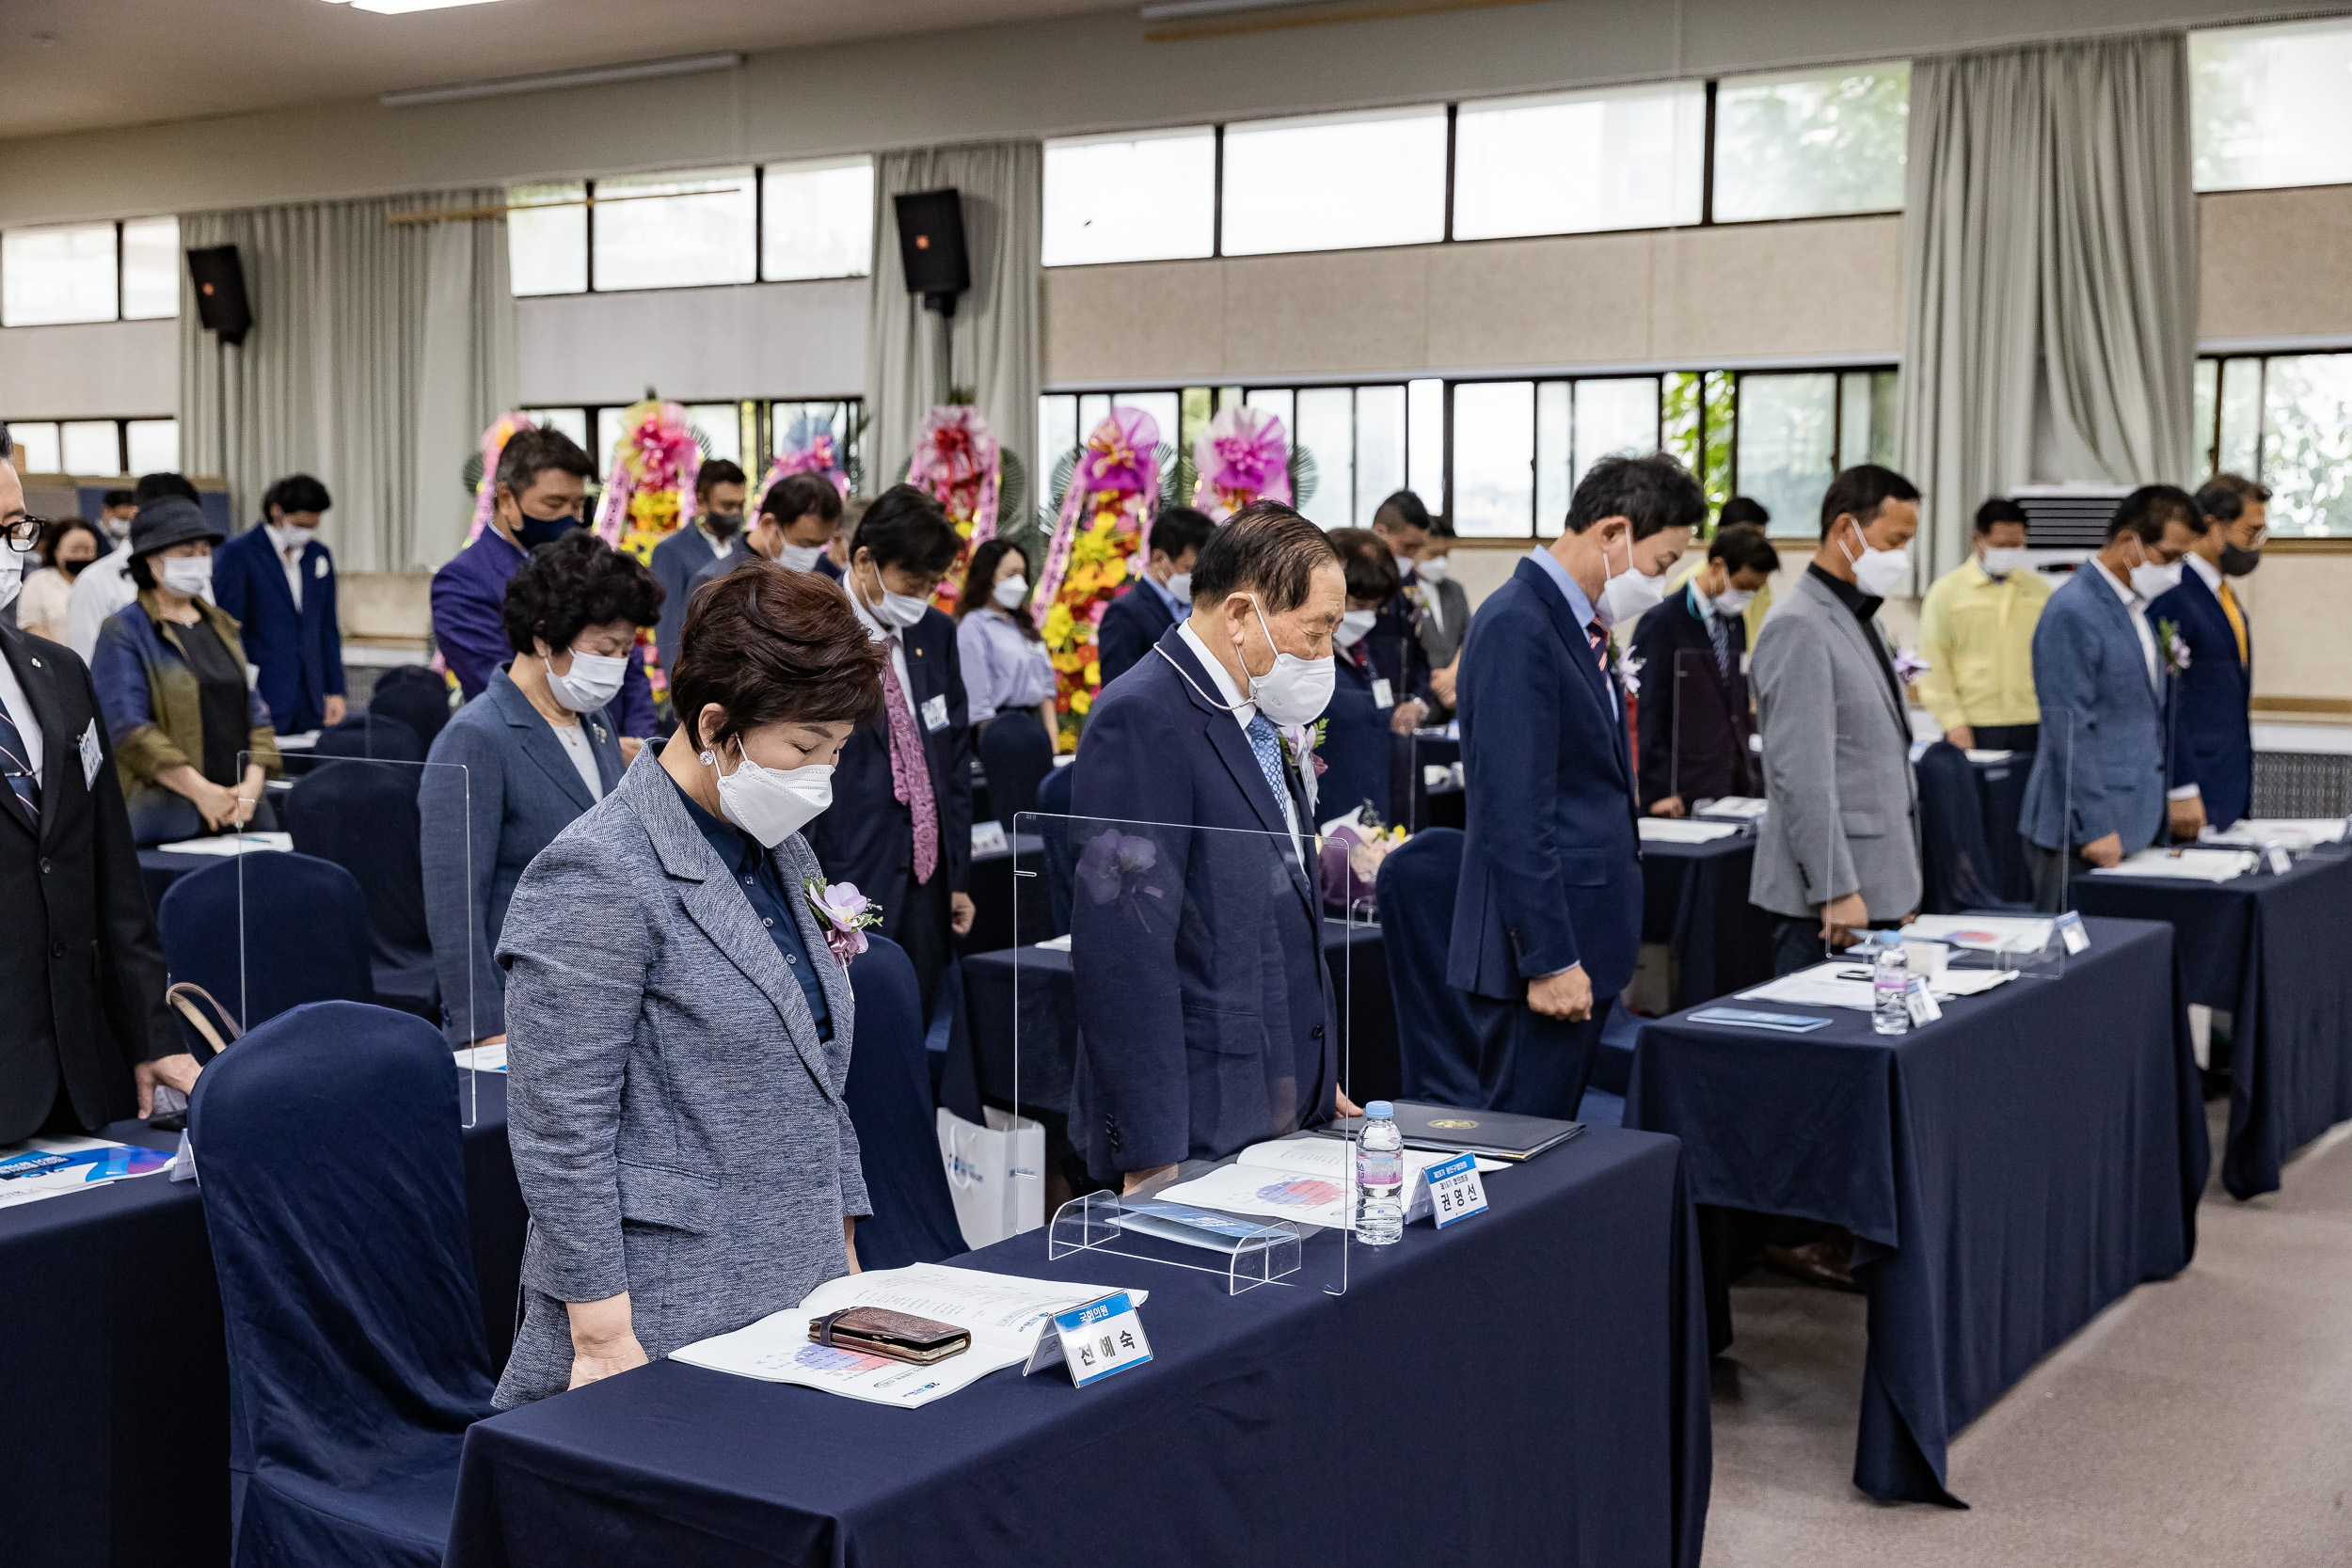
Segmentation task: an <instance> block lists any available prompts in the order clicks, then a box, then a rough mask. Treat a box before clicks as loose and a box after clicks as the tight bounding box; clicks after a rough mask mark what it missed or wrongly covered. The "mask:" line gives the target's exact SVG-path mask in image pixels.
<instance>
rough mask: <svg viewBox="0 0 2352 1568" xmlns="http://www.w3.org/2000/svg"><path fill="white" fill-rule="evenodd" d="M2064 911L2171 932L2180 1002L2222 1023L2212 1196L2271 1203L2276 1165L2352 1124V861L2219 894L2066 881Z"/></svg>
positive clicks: (2342, 858) (2140, 881)
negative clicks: (2225, 1074) (2069, 899)
mask: <svg viewBox="0 0 2352 1568" xmlns="http://www.w3.org/2000/svg"><path fill="white" fill-rule="evenodd" d="M2074 905H2075V907H2076V908H2077V909H2079V910H2081V911H2083V912H2084V913H2085V914H2105V915H2122V916H2129V917H2132V918H2135V919H2140V920H2164V921H2169V922H2170V923H2171V925H2172V929H2173V931H2174V933H2175V934H2176V936H2177V938H2178V940H2179V942H2180V948H2181V974H2182V977H2183V981H2184V984H2185V989H2186V991H2187V994H2188V1000H2190V1001H2191V1002H2195V1003H2199V1004H2201V1005H2202V1006H2208V1007H2217V1008H2219V1009H2221V1010H2222V1011H2224V1012H2227V1013H2229V1014H2230V1015H2231V1041H2232V1044H2231V1052H2232V1054H2231V1057H2230V1081H2231V1086H2230V1141H2229V1146H2228V1148H2226V1149H2225V1150H2224V1151H2223V1153H2222V1157H2221V1181H2222V1185H2223V1186H2225V1187H2227V1188H2228V1189H2229V1191H2230V1194H2231V1196H2233V1197H2241V1198H2246V1197H2253V1196H2258V1195H2260V1194H2263V1193H2269V1192H2276V1191H2278V1188H2279V1167H2280V1165H2282V1164H2285V1162H2286V1159H2287V1156H2289V1155H2290V1154H2293V1153H2294V1152H2295V1151H2296V1149H2298V1148H2302V1147H2303V1146H2304V1145H2305V1144H2307V1143H2309V1142H2311V1141H2312V1139H2313V1138H2315V1137H2317V1136H2319V1134H2320V1133H2322V1132H2326V1131H2327V1130H2328V1128H2330V1127H2332V1126H2334V1125H2335V1124H2336V1123H2337V1122H2339V1121H2343V1120H2344V1119H2345V1118H2346V1117H2352V854H2347V853H2345V852H2344V851H2343V850H2341V849H2322V850H2316V851H2314V852H2312V854H2309V855H2307V856H2305V857H2304V858H2303V859H2302V860H2300V861H2298V862H2296V866H2295V869H2294V870H2292V871H2289V872H2288V873H2286V874H2285V875H2284V876H2272V875H2270V874H2269V873H2267V872H2256V873H2254V874H2252V875H2249V876H2245V877H2240V878H2238V879H2236V880H2235V881H2230V882H2221V883H2218V884H2216V883H2211V882H2191V881H2169V880H2165V881H2158V880H2152V879H2146V878H2137V877H2089V876H2086V877H2077V878H2075V879H2074Z"/></svg>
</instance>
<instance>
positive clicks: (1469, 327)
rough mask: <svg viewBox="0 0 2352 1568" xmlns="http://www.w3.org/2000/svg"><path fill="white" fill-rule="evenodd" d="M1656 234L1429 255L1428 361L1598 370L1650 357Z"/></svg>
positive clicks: (1445, 249) (1459, 248) (1508, 243)
mask: <svg viewBox="0 0 2352 1568" xmlns="http://www.w3.org/2000/svg"><path fill="white" fill-rule="evenodd" d="M1659 238H1660V237H1659V236H1658V235H1655V234H1649V233H1640V234H1577V235H1568V236H1564V237H1560V238H1551V239H1539V240H1496V241H1491V242H1486V243H1483V244H1478V245H1444V246H1440V247H1438V248H1437V249H1435V250H1432V251H1431V252H1430V253H1429V256H1430V262H1429V301H1430V320H1429V362H1430V363H1431V364H1433V365H1441V366H1460V367H1470V366H1477V367H1482V368H1486V367H1491V368H1497V369H1500V368H1502V367H1505V366H1511V365H1578V364H1583V365H1595V364H1610V363H1623V362H1627V361H1636V360H1645V359H1647V358H1649V357H1650V342H1649V318H1650V293H1651V289H1652V286H1653V278H1652V276H1651V274H1652V267H1653V264H1654V258H1655V255H1656V253H1657V248H1658V243H1659Z"/></svg>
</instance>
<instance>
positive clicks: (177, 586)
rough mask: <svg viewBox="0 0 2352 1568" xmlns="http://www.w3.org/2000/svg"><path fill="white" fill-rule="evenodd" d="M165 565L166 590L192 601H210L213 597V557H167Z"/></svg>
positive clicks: (164, 582)
mask: <svg viewBox="0 0 2352 1568" xmlns="http://www.w3.org/2000/svg"><path fill="white" fill-rule="evenodd" d="M163 564H164V572H163V584H164V586H165V587H166V588H168V589H170V590H171V591H172V592H173V593H175V594H183V595H185V596H186V597H188V598H191V599H209V598H211V597H212V596H213V558H212V557H211V556H208V555H173V556H166V557H165V558H164V563H163Z"/></svg>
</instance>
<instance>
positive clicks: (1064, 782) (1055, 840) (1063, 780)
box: [1033, 763, 1078, 936]
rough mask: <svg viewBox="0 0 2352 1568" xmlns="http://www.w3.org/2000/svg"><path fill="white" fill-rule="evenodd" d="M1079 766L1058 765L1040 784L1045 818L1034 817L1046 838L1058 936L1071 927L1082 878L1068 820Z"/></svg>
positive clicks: (1049, 897) (1048, 895) (1049, 898)
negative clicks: (1074, 893) (1073, 779)
mask: <svg viewBox="0 0 2352 1568" xmlns="http://www.w3.org/2000/svg"><path fill="white" fill-rule="evenodd" d="M1077 770H1078V768H1077V765H1076V764H1075V763H1073V764H1071V765H1070V766H1068V767H1065V768H1054V769H1053V771H1051V772H1049V773H1047V774H1046V775H1045V779H1044V782H1043V783H1041V784H1039V785H1038V786H1037V810H1038V817H1039V818H1041V819H1042V820H1036V819H1033V820H1035V826H1036V828H1037V831H1038V833H1039V836H1041V838H1042V839H1043V840H1044V841H1045V849H1044V860H1045V901H1046V907H1047V908H1048V909H1049V910H1051V911H1052V912H1053V917H1054V934H1055V935H1056V936H1061V935H1064V934H1065V933H1067V932H1068V931H1069V929H1070V890H1071V889H1072V888H1073V887H1074V886H1075V885H1076V884H1077V879H1078V850H1077V847H1075V846H1074V845H1073V843H1072V842H1071V841H1072V838H1073V832H1072V829H1071V824H1070V823H1069V822H1068V821H1067V820H1066V818H1068V816H1070V788H1071V777H1072V775H1073V774H1074V773H1076V772H1077ZM1057 819H1062V820H1057Z"/></svg>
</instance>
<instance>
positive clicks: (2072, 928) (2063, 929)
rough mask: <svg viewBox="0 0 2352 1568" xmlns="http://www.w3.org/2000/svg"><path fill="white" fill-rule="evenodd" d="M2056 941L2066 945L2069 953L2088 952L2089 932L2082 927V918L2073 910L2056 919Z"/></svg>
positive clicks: (2086, 928)
mask: <svg viewBox="0 0 2352 1568" xmlns="http://www.w3.org/2000/svg"><path fill="white" fill-rule="evenodd" d="M2058 940H2059V941H2060V942H2064V943H2066V951H2067V952H2069V953H2088V952H2090V929H2089V928H2088V927H2085V926H2084V925H2083V917H2082V916H2081V915H2080V914H2079V913H2077V912H2076V911H2073V910H2069V911H2066V912H2065V913H2064V914H2062V915H2059V916H2058Z"/></svg>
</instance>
